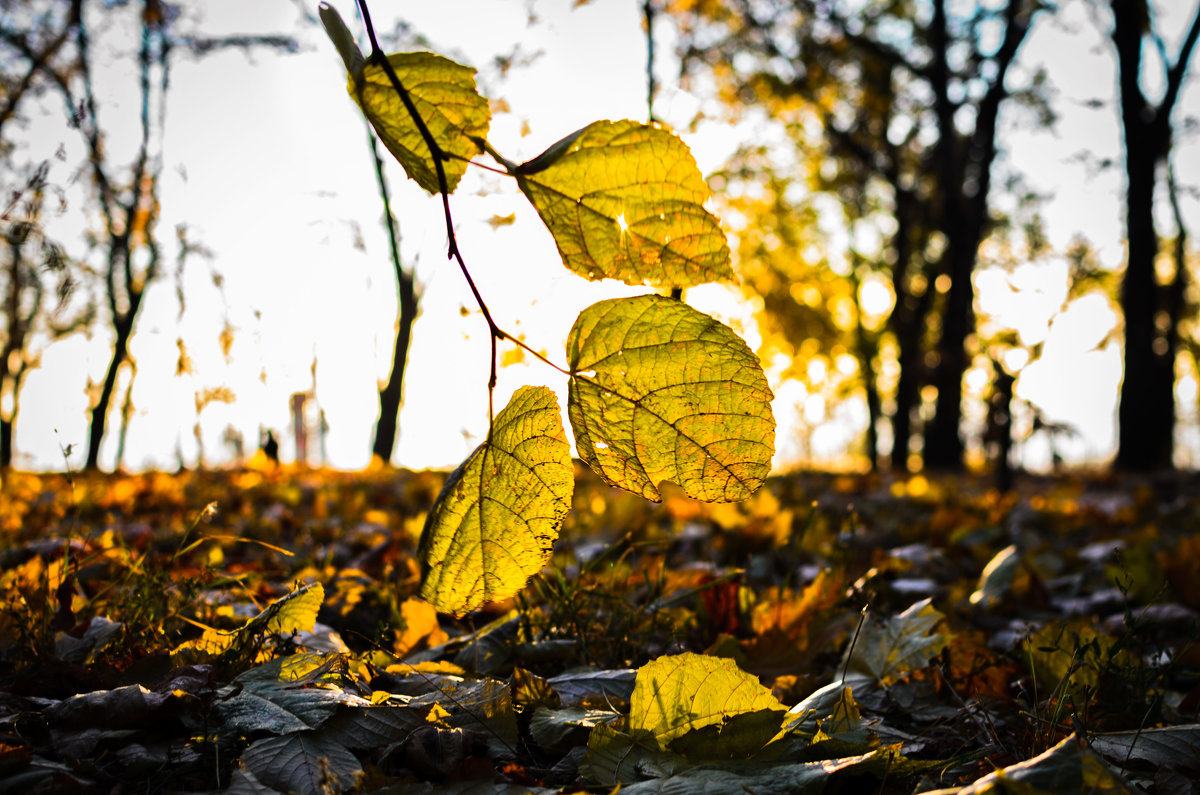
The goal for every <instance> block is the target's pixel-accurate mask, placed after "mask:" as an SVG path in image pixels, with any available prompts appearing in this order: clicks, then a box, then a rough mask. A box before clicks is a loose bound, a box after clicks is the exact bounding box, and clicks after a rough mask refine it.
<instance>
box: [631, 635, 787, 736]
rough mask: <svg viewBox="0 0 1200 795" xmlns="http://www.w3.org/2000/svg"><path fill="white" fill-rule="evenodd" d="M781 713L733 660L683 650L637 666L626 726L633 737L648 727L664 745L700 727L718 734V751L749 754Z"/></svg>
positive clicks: (775, 728)
mask: <svg viewBox="0 0 1200 795" xmlns="http://www.w3.org/2000/svg"><path fill="white" fill-rule="evenodd" d="M785 712H786V708H785V707H784V706H783V704H781V703H780V702H779V699H777V698H775V696H773V695H771V691H770V690H768V689H767V688H766V687H764V686H763V684H762V683H761V682H759V681H758V679H757V677H754V676H752V675H751V674H748V673H746V672H745V671H742V670H740V669H739V668H738V667H737V664H736V663H735V662H734V661H733V660H730V659H727V658H724V657H709V656H707V655H703V654H690V653H687V654H678V655H673V656H670V657H659V658H658V659H656V660H652V661H650V662H648V663H646V664H645V665H643V666H642V667H641V668H639V669H638V674H637V681H636V682H635V683H634V685H633V695H632V696H631V698H630V704H629V728H630V731H631V732H632V733H633V734H634V735H635V736H636V735H637V734H638V733H640V732H648V733H649V734H650V735H651V736H653V737H654V740H655V742H656V743H657V744H658V747H659V748H662V749H666V748H667V747H668V746H673V745H674V744H675V742H676V741H678V740H679V739H680V738H682V737H684V736H685V735H688V734H690V733H693V732H697V731H704V732H705V735H706V736H711V737H712V738H713V739H715V736H716V735H720V744H721V746H722V747H720V754H721V755H722V756H726V757H728V756H730V755H741V756H749V755H750V754H752V753H754V752H755V751H757V750H758V749H760V748H762V747H763V746H764V745H766V744H767V742H768V741H770V739H771V738H772V737H774V736H775V734H776V733H777V732H778V731H779V727H780V724H781V723H782V721H783V716H784V713H785ZM725 728H728V729H730V730H731V731H728V732H725V731H722V730H723V729H725ZM675 750H679V749H675ZM687 750H690V751H698V750H700V749H699V748H696V747H692V746H689V748H688V749H687Z"/></svg>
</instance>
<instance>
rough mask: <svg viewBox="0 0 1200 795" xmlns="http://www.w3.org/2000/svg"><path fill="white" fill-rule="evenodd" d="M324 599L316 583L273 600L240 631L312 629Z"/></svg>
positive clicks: (298, 630) (322, 589)
mask: <svg viewBox="0 0 1200 795" xmlns="http://www.w3.org/2000/svg"><path fill="white" fill-rule="evenodd" d="M324 601H325V588H324V587H322V585H321V583H319V582H315V583H313V584H312V585H306V586H304V587H303V588H300V589H299V590H296V591H292V592H291V593H289V594H288V595H287V596H284V597H282V598H280V599H279V600H278V601H275V602H272V603H271V604H269V605H268V606H267V608H266V609H265V610H263V611H262V612H261V613H259V614H258V615H257V616H255V617H254V618H252V619H250V622H249V623H247V624H246V626H244V627H242V629H241V630H239V633H249V634H256V633H259V632H282V633H284V634H285V635H286V634H288V633H291V632H312V629H313V626H314V625H315V624H316V622H317V613H318V612H320V610H321V603H322V602H324Z"/></svg>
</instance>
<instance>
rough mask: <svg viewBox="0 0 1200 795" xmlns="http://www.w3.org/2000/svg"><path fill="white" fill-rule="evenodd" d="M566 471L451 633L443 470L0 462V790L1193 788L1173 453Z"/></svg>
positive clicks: (1193, 673) (1197, 519)
mask: <svg viewBox="0 0 1200 795" xmlns="http://www.w3.org/2000/svg"><path fill="white" fill-rule="evenodd" d="M578 469H579V472H578V475H579V485H578V487H577V489H576V491H575V496H574V508H573V510H572V512H571V513H570V514H569V516H568V518H567V521H566V524H565V526H564V528H563V533H562V537H561V538H560V540H559V541H558V543H557V545H556V546H555V554H554V557H553V560H552V565H551V566H549V567H547V568H546V569H545V570H543V572H542V573H541V574H540V575H538V576H537V577H535V578H534V579H533V580H532V581H531V582H530V584H529V586H528V587H527V588H526V590H525V591H524V592H523V593H522V594H521V595H520V596H519V597H518V598H516V599H515V600H513V601H511V602H508V603H505V604H500V605H492V606H490V607H489V608H487V609H486V610H485V611H483V612H477V613H474V614H471V615H469V616H467V617H466V618H464V619H462V620H453V619H449V618H447V617H446V616H439V615H438V614H437V613H436V612H435V611H434V610H433V608H432V607H430V606H429V605H427V604H425V603H424V602H422V601H420V600H419V599H418V598H416V596H415V595H416V593H417V592H418V590H419V586H420V571H419V568H418V566H417V565H416V563H415V561H414V557H413V554H414V550H415V549H416V545H417V543H418V541H419V538H420V533H421V529H422V527H423V525H424V521H425V517H426V515H427V512H428V510H429V508H430V506H431V504H432V502H433V499H434V497H435V496H436V495H437V493H438V491H439V489H440V487H441V484H442V480H443V478H444V475H442V474H438V473H413V472H405V471H395V470H377V471H372V472H366V473H333V472H321V471H307V470H305V471H298V470H290V469H286V468H279V469H248V470H243V471H234V472H200V473H193V472H182V473H177V474H147V475H139V476H125V475H115V476H102V475H89V476H73V477H66V476H52V475H45V476H35V475H26V474H21V473H8V474H5V475H4V476H3V489H0V534H2V535H0V537H2V539H3V541H2V544H0V555H2V559H3V570H2V573H0V600H2V612H0V792H92V791H104V792H107V791H113V792H149V791H155V792H158V791H173V792H205V791H218V790H219V791H232V792H254V793H269V792H320V791H332V792H337V791H351V790H357V791H363V792H384V791H388V792H472V793H476V792H477V793H522V792H534V793H537V792H550V791H563V792H583V791H588V792H612V791H614V790H615V789H616V788H617V787H618V786H619V787H620V791H621V792H623V793H630V792H632V793H668V792H671V793H676V792H677V793H689V792H700V791H703V792H708V793H716V794H718V795H719V794H720V793H727V792H728V793H747V792H752V793H802V794H803V793H819V792H827V793H853V792H877V793H915V792H930V791H939V792H945V793H968V792H970V793H981V792H1002V791H1003V792H1022V793H1039V792H1047V793H1063V792H1085V791H1086V792H1092V791H1100V790H1103V791H1106V792H1152V793H1171V794H1174V793H1197V792H1200V787H1198V786H1197V784H1196V783H1195V782H1196V780H1197V779H1198V778H1200V717H1198V716H1197V710H1198V708H1200V647H1198V646H1197V636H1198V634H1200V633H1198V629H1200V617H1198V613H1197V610H1200V532H1198V529H1200V481H1197V479H1196V478H1195V476H1185V475H1178V476H1170V477H1163V478H1160V479H1157V480H1144V481H1137V482H1132V481H1126V480H1118V479H1099V480H1086V479H1082V478H1074V479H1069V480H1061V481H1050V480H1043V481H1033V480H1026V481H1024V482H1022V484H1021V486H1020V490H1019V492H1018V493H1017V494H1013V495H999V494H997V493H995V492H994V491H990V490H988V489H987V488H986V486H985V485H983V484H981V483H976V482H973V481H969V480H962V479H957V480H947V481H940V480H933V479H926V478H924V477H920V476H917V477H914V478H911V479H899V480H890V479H881V478H875V477H844V476H843V477H838V476H821V475H797V476H790V477H784V478H775V479H772V480H771V481H770V482H769V483H768V485H767V487H766V488H764V489H763V490H762V491H761V492H759V494H757V495H756V496H755V497H754V498H752V499H751V500H749V501H747V502H745V503H740V504H734V505H721V506H712V505H705V504H702V503H698V502H694V501H692V500H689V499H686V498H684V497H682V496H679V495H678V494H671V493H669V492H668V493H667V494H665V495H664V497H665V499H664V501H663V502H662V503H661V504H654V503H648V502H645V501H643V500H641V499H640V498H637V497H634V496H632V495H629V494H626V493H624V492H619V491H616V490H613V489H610V488H608V487H606V486H603V485H602V484H600V483H598V482H597V481H596V480H595V479H594V477H593V476H590V475H589V474H587V473H586V471H585V470H584V469H583V468H582V467H580V468H578Z"/></svg>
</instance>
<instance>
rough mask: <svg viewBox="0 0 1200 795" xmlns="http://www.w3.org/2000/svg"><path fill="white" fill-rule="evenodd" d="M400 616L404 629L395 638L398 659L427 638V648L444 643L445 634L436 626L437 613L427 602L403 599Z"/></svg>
mask: <svg viewBox="0 0 1200 795" xmlns="http://www.w3.org/2000/svg"><path fill="white" fill-rule="evenodd" d="M400 615H401V617H403V619H404V629H403V630H402V631H401V632H400V635H399V637H397V638H396V655H397V656H398V657H403V656H404V655H405V654H407V653H408V652H409V651H411V650H412V649H414V648H415V647H416V646H417V644H419V643H420V642H421V641H423V640H426V639H427V638H428V641H427V645H429V646H436V645H438V644H439V643H444V642H445V640H446V633H445V632H444V631H443V630H442V628H441V627H440V626H438V620H437V612H436V611H435V610H434V609H433V607H432V606H431V605H430V604H429V603H428V602H422V601H421V600H420V599H405V600H404V602H403V603H402V604H401V605H400Z"/></svg>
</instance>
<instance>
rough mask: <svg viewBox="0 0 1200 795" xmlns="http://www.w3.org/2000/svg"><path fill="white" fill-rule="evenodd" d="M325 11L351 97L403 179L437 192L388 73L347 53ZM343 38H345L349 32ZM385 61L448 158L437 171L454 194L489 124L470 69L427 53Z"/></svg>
mask: <svg viewBox="0 0 1200 795" xmlns="http://www.w3.org/2000/svg"><path fill="white" fill-rule="evenodd" d="M326 8H327V7H324V8H322V21H324V22H326V30H327V32H328V33H329V36H330V38H331V39H333V41H334V44H335V45H336V46H337V47H338V50H339V52H341V53H342V59H343V60H344V61H345V62H346V66H347V69H348V71H349V84H348V90H349V92H350V96H352V97H354V101H355V102H357V103H358V105H359V107H360V108H362V111H363V113H364V114H365V115H366V117H367V120H368V121H370V122H371V126H372V127H374V128H375V132H376V133H378V134H379V139H380V140H381V141H383V145H384V146H386V147H387V148H388V151H389V152H391V153H392V155H394V156H395V158H396V159H397V160H398V161H400V165H402V166H404V170H405V172H406V173H407V174H408V176H409V177H411V178H412V179H414V180H416V181H417V184H419V185H420V186H421V187H422V188H424V189H425V190H427V191H429V192H430V193H437V192H439V190H440V188H439V186H438V178H437V171H436V167H435V165H434V163H433V159H432V157H431V155H430V152H429V147H428V146H427V145H426V143H425V139H424V138H423V137H422V136H421V132H420V129H419V128H418V127H417V124H416V122H415V121H414V120H413V118H412V116H411V115H410V114H409V112H408V109H407V108H406V107H405V106H404V102H403V100H402V99H401V98H400V95H399V94H398V93H397V92H396V89H395V87H394V86H393V85H392V82H391V80H390V79H389V78H388V75H387V72H386V71H385V70H384V69H383V67H382V66H380V65H378V64H374V63H371V62H369V61H364V60H363V58H362V55H361V54H359V53H358V48H357V47H354V49H353V51H349V52H347V51H346V46H347V45H346V43H345V37H343V36H342V35H341V34H340V31H339V29H338V28H337V27H336V25H330V24H329V19H327V16H328V15H326V13H325V10H326ZM333 16H336V12H333ZM337 22H338V23H339V24H340V22H341V20H340V19H338V21H337ZM344 28H345V26H344V25H342V27H341V29H342V30H344ZM345 35H346V36H349V34H348V32H347V33H346V34H345ZM351 44H352V40H351ZM356 56H357V57H356ZM387 60H388V63H389V64H391V66H392V69H393V70H394V71H395V73H396V77H397V78H399V80H400V85H401V86H403V87H404V90H405V92H407V94H408V96H409V99H411V100H412V103H413V106H414V107H415V108H416V110H417V113H419V114H420V115H421V119H422V120H423V121H424V122H425V126H426V127H427V128H428V129H429V132H430V133H431V134H432V135H433V140H434V141H435V142H436V143H437V145H438V147H439V148H441V150H442V151H443V152H444V153H446V155H447V156H448V157H447V159H445V160H443V161H442V169H443V170H444V172H445V176H446V190H447V191H453V190H454V189H455V187H457V186H458V181H459V179H461V178H462V175H463V172H465V171H466V170H467V162H466V161H467V160H469V159H470V158H471V157H473V156H475V155H476V154H478V153H479V152H480V147H479V144H478V143H476V141H477V140H483V139H485V138H487V132H488V125H489V123H490V122H491V113H490V111H489V109H488V103H487V100H486V99H484V98H483V97H482V96H480V94H479V92H478V91H477V90H476V89H475V70H474V69H472V68H470V67H469V66H463V65H462V64H459V63H455V62H454V61H451V60H450V59H448V58H443V57H441V56H440V55H434V54H433V53H428V52H410V53H396V54H394V55H389V56H388V57H387Z"/></svg>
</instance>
